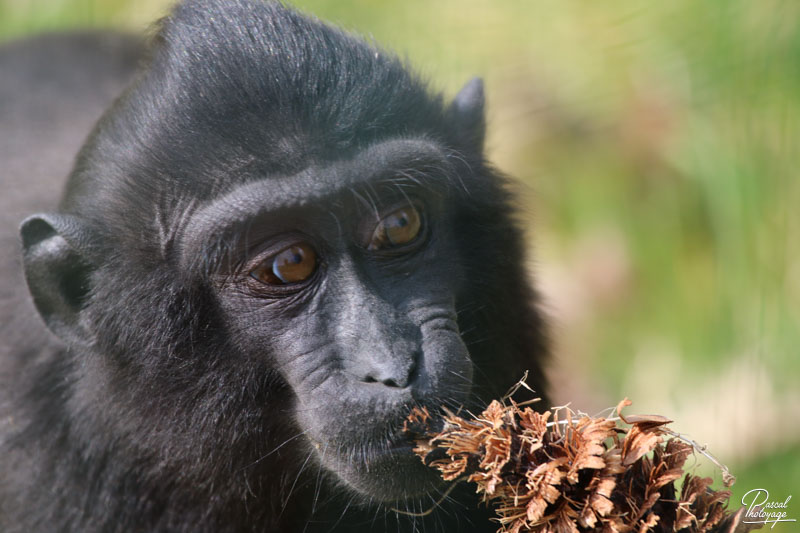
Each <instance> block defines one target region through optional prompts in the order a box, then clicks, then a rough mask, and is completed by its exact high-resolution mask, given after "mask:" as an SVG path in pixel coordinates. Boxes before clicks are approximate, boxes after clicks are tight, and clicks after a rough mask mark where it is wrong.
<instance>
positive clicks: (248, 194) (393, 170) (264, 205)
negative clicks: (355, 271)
mask: <svg viewBox="0 0 800 533" xmlns="http://www.w3.org/2000/svg"><path fill="white" fill-rule="evenodd" d="M456 171H457V169H456V166H455V165H454V164H453V162H452V161H451V157H449V154H448V152H447V151H446V150H445V149H443V148H442V147H441V146H439V145H438V144H436V143H435V142H434V141H432V140H426V139H392V140H388V141H383V142H380V143H376V144H374V145H371V146H369V147H367V148H365V149H364V150H362V151H360V152H358V153H356V154H355V155H354V156H353V157H350V158H348V159H343V160H338V161H333V162H330V163H327V164H317V165H312V166H309V167H307V168H305V169H303V170H302V171H300V172H298V173H296V174H293V175H290V176H277V177H276V176H265V177H264V178H263V179H261V180H256V181H248V182H246V183H244V184H241V185H238V186H237V187H235V188H233V189H232V190H230V191H229V192H228V193H227V194H224V195H222V196H220V197H218V198H216V199H212V200H210V201H208V202H206V203H205V204H201V205H199V206H198V207H197V208H196V209H195V211H194V212H193V213H192V215H191V216H190V217H188V219H187V222H186V224H185V226H184V227H183V228H182V229H181V231H180V237H179V242H178V250H179V253H180V263H181V266H188V265H189V264H192V263H193V262H194V261H195V258H196V257H198V255H200V254H203V253H204V251H205V250H207V249H209V248H211V243H213V242H215V241H217V240H218V239H219V238H220V237H221V236H224V235H226V234H228V233H229V232H230V230H231V229H233V228H239V227H242V226H243V225H245V224H246V223H247V222H248V221H251V220H253V219H255V218H257V217H259V216H260V215H264V214H267V213H270V212H274V211H279V210H284V209H290V208H300V207H303V208H313V206H319V208H320V209H327V208H328V207H329V203H327V202H326V201H325V200H326V199H328V198H332V197H334V196H337V195H339V194H341V193H342V192H343V191H347V190H353V189H357V188H359V187H362V186H367V187H370V189H371V190H373V191H374V190H375V189H376V187H378V186H379V185H381V184H388V185H391V184H393V183H397V182H410V183H413V184H419V185H421V186H422V185H424V188H425V191H426V194H434V193H435V192H436V191H444V190H446V189H447V188H449V187H450V186H451V185H452V184H454V183H456V182H457V183H458V184H459V185H460V186H465V185H464V179H463V177H462V176H456V175H455V173H456Z"/></svg>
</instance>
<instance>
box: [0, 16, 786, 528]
mask: <svg viewBox="0 0 800 533" xmlns="http://www.w3.org/2000/svg"><path fill="white" fill-rule="evenodd" d="M296 4H297V5H298V6H299V7H301V8H302V9H303V10H306V11H309V12H312V13H314V14H316V15H318V16H319V17H321V18H323V19H327V20H329V21H332V22H334V23H336V24H339V25H342V26H344V27H346V28H349V29H352V30H354V31H357V32H359V33H362V34H365V35H368V36H370V37H373V38H374V39H375V40H376V41H377V42H379V43H381V44H382V45H384V46H386V47H388V48H391V49H394V50H396V51H398V52H399V53H400V54H401V55H403V56H406V57H408V59H409V60H410V61H411V63H413V64H414V65H415V66H416V67H417V68H418V70H419V71H420V72H421V73H422V74H423V75H424V76H425V77H427V78H430V79H431V80H432V82H433V86H434V87H438V88H440V89H442V90H443V91H444V92H445V93H446V94H447V95H448V96H452V95H453V94H455V92H456V91H457V90H458V88H459V86H460V85H461V84H462V83H463V82H464V81H466V80H467V79H468V78H469V77H471V76H473V75H480V76H482V77H483V78H484V79H485V81H486V84H487V93H488V105H489V108H488V113H489V114H488V121H489V130H490V133H489V138H488V148H489V152H490V156H491V158H492V160H493V161H494V162H496V164H497V165H498V166H499V167H500V168H501V169H502V170H503V171H505V172H507V173H509V174H511V175H512V176H514V177H515V178H516V179H517V181H518V186H517V189H518V190H517V192H518V195H517V197H518V198H519V205H520V207H521V208H522V209H523V213H524V215H523V216H524V222H525V225H526V228H527V229H530V228H533V230H532V231H529V232H528V235H529V239H530V242H531V246H532V249H533V250H534V254H533V255H532V257H531V258H530V259H529V260H530V267H531V272H532V273H533V274H534V275H535V276H536V277H537V280H538V284H539V286H540V287H541V290H542V293H543V295H544V307H545V309H546V310H547V312H548V314H549V315H550V316H551V321H552V324H553V338H554V343H555V349H554V351H555V354H554V358H553V362H552V365H551V366H552V368H551V375H552V380H553V382H554V390H555V395H554V396H555V398H554V400H555V401H556V402H557V403H566V402H571V403H572V406H573V407H575V408H578V409H581V410H584V411H587V412H590V413H595V412H598V411H600V410H601V409H603V408H605V407H609V406H612V405H615V404H616V403H617V401H618V400H619V399H621V398H622V397H624V396H628V397H630V398H631V399H632V400H633V401H634V405H633V407H631V408H629V412H630V413H634V412H654V413H660V414H664V415H667V416H670V417H671V418H673V419H674V420H675V423H674V424H673V427H674V428H675V429H676V430H678V431H681V432H684V433H687V434H689V435H691V436H692V437H694V438H695V439H696V440H697V441H699V442H701V443H707V444H708V446H709V448H710V450H711V451H712V452H713V453H714V454H715V455H717V457H718V458H719V459H720V460H721V461H722V462H724V463H726V464H727V465H728V466H729V467H730V468H731V469H732V470H733V472H734V474H736V475H737V476H738V478H739V481H738V482H737V484H736V486H735V487H734V502H736V501H738V500H739V499H740V498H741V495H742V494H744V493H745V492H746V491H748V490H750V489H752V488H766V489H767V490H769V492H770V497H771V499H773V500H780V501H783V500H784V499H785V498H786V496H788V495H790V494H792V493H793V491H798V492H800V490H798V489H800V386H799V385H798V383H800V358H799V357H798V347H799V346H800V327H799V326H800V239H798V235H800V215H799V214H798V212H800V210H799V209H798V206H799V205H800V180H798V166H799V165H800V2H795V1H791V0H789V1H783V2H782V1H779V0H774V1H772V0H762V1H758V2H754V1H747V0H741V1H726V2H696V1H692V0H678V1H673V2H658V3H656V2H641V1H638V0H637V1H633V0H632V1H615V2H611V3H609V2H578V1H565V0H562V1H558V2H555V1H547V2H545V1H542V2H531V1H525V0H518V1H512V0H506V1H497V2H487V1H478V0H439V1H436V2H430V1H422V0H406V1H402V2H399V1H398V2H375V1H368V0H340V1H337V2H330V1H322V0H302V1H298V2H296ZM167 9H168V3H167V2H165V1H163V0H137V1H132V0H27V1H26V0H0V39H2V40H7V39H11V38H15V37H19V36H23V35H28V34H32V33H36V32H41V31H49V30H55V29H63V28H72V27H87V26H91V27H118V28H125V29H129V30H133V31H142V30H144V29H146V28H147V26H148V24H149V23H150V22H152V21H153V20H155V19H156V18H158V17H159V16H161V15H163V14H165V13H166V12H167ZM509 379H510V380H513V379H516V376H510V377H509ZM699 462H700V461H699ZM702 472H707V473H709V474H714V475H715V476H716V478H717V480H719V479H720V476H719V474H718V473H716V474H715V473H714V470H713V469H710V468H703V470H702ZM799 495H800V494H799ZM796 507H797V508H796V509H795V510H794V514H792V512H793V510H792V509H791V505H790V509H789V516H790V517H796V518H800V504H798V505H797V506H796ZM794 527H795V524H780V525H778V526H777V527H776V530H783V531H789V530H791V529H793V528H794Z"/></svg>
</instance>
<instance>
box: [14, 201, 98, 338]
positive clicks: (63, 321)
mask: <svg viewBox="0 0 800 533" xmlns="http://www.w3.org/2000/svg"><path fill="white" fill-rule="evenodd" d="M20 234H21V236H22V247H23V266H24V269H25V279H26V281H27V282H28V290H29V291H30V293H31V296H32V297H33V303H34V304H35V305H36V309H37V310H38V311H39V314H40V315H41V316H42V318H43V319H44V322H45V324H47V327H48V328H49V329H50V331H52V332H53V333H55V334H56V336H58V337H59V338H61V339H62V340H64V341H65V342H67V343H68V344H76V343H77V344H84V343H85V342H86V341H87V339H88V335H87V332H86V331H85V329H84V328H83V327H82V326H81V324H80V321H79V315H80V311H81V308H82V306H83V303H84V301H85V299H86V296H87V295H88V292H89V274H90V273H91V268H90V265H89V262H88V261H87V258H86V256H87V254H86V253H85V251H86V250H87V249H88V247H89V243H90V242H91V241H90V240H89V238H88V232H87V231H86V230H85V228H84V227H83V225H82V224H81V222H80V221H79V220H78V219H76V218H75V217H71V216H68V215H61V214H39V215H33V216H30V217H28V218H27V219H25V220H24V221H23V222H22V225H21V226H20Z"/></svg>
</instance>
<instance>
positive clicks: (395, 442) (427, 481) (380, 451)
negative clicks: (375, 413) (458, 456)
mask: <svg viewBox="0 0 800 533" xmlns="http://www.w3.org/2000/svg"><path fill="white" fill-rule="evenodd" d="M398 420H400V419H398ZM375 433H380V435H377V434H375ZM310 442H311V443H312V445H313V447H314V448H315V450H316V452H317V457H318V459H319V461H320V463H321V465H322V466H323V467H324V468H325V469H326V470H327V471H328V472H329V473H331V474H334V475H335V477H336V478H337V479H338V480H340V481H343V482H344V484H345V485H346V486H348V487H349V488H351V489H353V490H354V491H355V492H356V493H358V494H361V495H363V496H366V497H368V498H369V499H370V500H382V501H384V502H398V501H403V500H408V499H409V498H416V497H419V496H422V495H424V494H428V493H430V492H432V491H434V490H437V489H440V488H441V485H442V484H443V482H442V480H441V478H440V477H439V476H438V475H437V474H436V472H435V471H434V470H433V469H432V468H430V467H428V466H427V465H425V464H424V463H423V462H422V461H421V460H420V458H419V457H417V455H416V453H414V448H415V446H416V444H415V442H414V440H413V439H412V438H411V436H410V435H409V434H407V433H406V432H404V431H403V426H402V424H401V423H398V422H397V421H392V422H387V423H386V425H384V426H383V428H382V429H381V430H380V431H378V430H376V431H374V432H369V433H367V434H361V435H360V436H358V437H356V438H354V439H349V440H347V441H341V440H336V439H335V440H327V439H324V437H323V438H322V439H320V440H317V439H314V438H310Z"/></svg>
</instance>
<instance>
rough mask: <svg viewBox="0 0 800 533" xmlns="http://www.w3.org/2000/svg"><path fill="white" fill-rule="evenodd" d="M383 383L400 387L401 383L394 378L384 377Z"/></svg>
mask: <svg viewBox="0 0 800 533" xmlns="http://www.w3.org/2000/svg"><path fill="white" fill-rule="evenodd" d="M383 384H384V385H386V386H387V387H400V385H399V384H398V383H397V382H396V381H395V380H394V379H392V378H389V379H384V380H383Z"/></svg>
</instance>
